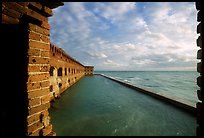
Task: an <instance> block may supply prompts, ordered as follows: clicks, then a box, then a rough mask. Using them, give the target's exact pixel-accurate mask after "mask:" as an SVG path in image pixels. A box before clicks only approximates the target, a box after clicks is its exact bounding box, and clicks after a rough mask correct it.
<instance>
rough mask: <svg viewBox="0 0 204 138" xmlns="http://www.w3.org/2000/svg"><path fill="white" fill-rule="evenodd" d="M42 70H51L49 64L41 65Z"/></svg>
mask: <svg viewBox="0 0 204 138" xmlns="http://www.w3.org/2000/svg"><path fill="white" fill-rule="evenodd" d="M40 71H41V72H49V65H44V66H41V69H40Z"/></svg>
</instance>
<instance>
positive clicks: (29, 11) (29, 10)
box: [26, 9, 48, 21]
mask: <svg viewBox="0 0 204 138" xmlns="http://www.w3.org/2000/svg"><path fill="white" fill-rule="evenodd" d="M26 14H27V15H28V16H31V17H33V18H35V19H37V20H40V21H48V19H47V18H46V17H45V16H43V15H41V14H39V13H37V12H36V11H33V10H31V9H28V10H27V12H26Z"/></svg>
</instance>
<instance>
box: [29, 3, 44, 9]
mask: <svg viewBox="0 0 204 138" xmlns="http://www.w3.org/2000/svg"><path fill="white" fill-rule="evenodd" d="M29 5H32V6H34V7H35V8H37V9H39V10H41V9H42V5H41V4H40V3H39V2H30V3H29Z"/></svg>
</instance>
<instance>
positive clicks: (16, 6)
mask: <svg viewBox="0 0 204 138" xmlns="http://www.w3.org/2000/svg"><path fill="white" fill-rule="evenodd" d="M5 6H6V7H7V8H9V9H13V10H16V11H18V12H20V13H22V14H24V13H26V12H27V8H25V7H24V6H22V5H20V4H18V3H16V2H5Z"/></svg>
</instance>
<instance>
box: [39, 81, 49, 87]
mask: <svg viewBox="0 0 204 138" xmlns="http://www.w3.org/2000/svg"><path fill="white" fill-rule="evenodd" d="M40 86H41V88H44V87H49V86H50V81H43V82H40Z"/></svg>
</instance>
